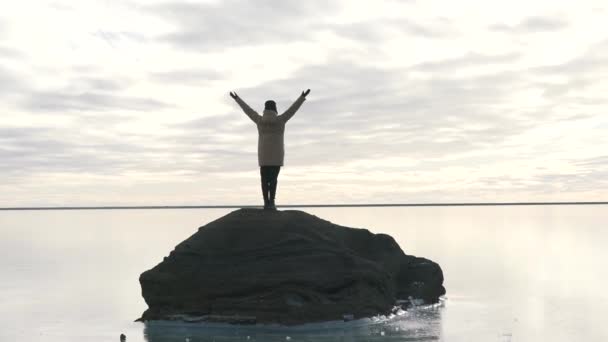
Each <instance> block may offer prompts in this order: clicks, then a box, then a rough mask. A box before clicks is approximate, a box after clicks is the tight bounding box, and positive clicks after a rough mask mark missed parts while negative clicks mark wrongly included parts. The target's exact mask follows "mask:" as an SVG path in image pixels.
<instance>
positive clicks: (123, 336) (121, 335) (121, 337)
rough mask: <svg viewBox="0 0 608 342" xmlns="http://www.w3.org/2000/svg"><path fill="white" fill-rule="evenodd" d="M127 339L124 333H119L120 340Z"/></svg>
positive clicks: (123, 341) (121, 341)
mask: <svg viewBox="0 0 608 342" xmlns="http://www.w3.org/2000/svg"><path fill="white" fill-rule="evenodd" d="M126 340H127V336H125V334H120V342H125V341H126Z"/></svg>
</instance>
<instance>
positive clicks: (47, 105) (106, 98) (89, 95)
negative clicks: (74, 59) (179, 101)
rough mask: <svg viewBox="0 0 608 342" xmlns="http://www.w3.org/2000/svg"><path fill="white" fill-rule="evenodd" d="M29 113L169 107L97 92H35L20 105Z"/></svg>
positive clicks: (155, 102) (154, 102)
mask: <svg viewBox="0 0 608 342" xmlns="http://www.w3.org/2000/svg"><path fill="white" fill-rule="evenodd" d="M22 104H23V106H24V107H26V108H27V109H28V110H31V111H44V112H48V111H50V112H54V111H72V110H78V111H81V110H85V111H86V110H91V111H100V110H101V111H106V110H159V109H162V108H166V107H168V106H169V105H168V104H166V103H164V102H161V101H158V100H155V99H151V98H143V97H132V96H121V95H113V94H106V93H99V92H81V93H78V92H75V93H64V92H59V91H37V92H33V93H31V94H29V96H28V98H27V99H26V100H25V101H24V102H23V103H22Z"/></svg>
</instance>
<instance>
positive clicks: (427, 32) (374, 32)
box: [326, 18, 453, 43]
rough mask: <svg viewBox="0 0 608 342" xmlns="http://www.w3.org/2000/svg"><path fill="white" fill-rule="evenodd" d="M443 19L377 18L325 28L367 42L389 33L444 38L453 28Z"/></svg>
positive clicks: (382, 37)
mask: <svg viewBox="0 0 608 342" xmlns="http://www.w3.org/2000/svg"><path fill="white" fill-rule="evenodd" d="M447 24H448V23H446V22H444V21H437V22H431V23H428V22H427V23H425V24H419V23H417V22H415V21H413V20H411V19H409V18H393V19H379V20H373V21H365V22H356V23H348V24H331V23H330V24H327V26H326V27H327V29H328V30H331V31H333V32H335V33H336V34H338V35H340V36H342V37H345V38H349V39H353V40H357V41H364V42H367V43H370V42H375V41H382V40H384V39H385V38H386V35H387V32H388V33H389V34H395V33H399V34H408V35H412V36H419V37H425V38H445V37H448V36H450V35H452V32H453V29H452V28H451V27H449V25H447Z"/></svg>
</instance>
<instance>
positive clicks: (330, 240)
mask: <svg viewBox="0 0 608 342" xmlns="http://www.w3.org/2000/svg"><path fill="white" fill-rule="evenodd" d="M139 281H140V284H141V288H142V295H143V297H144V299H145V301H146V303H147V304H148V307H149V308H148V309H147V310H146V311H145V312H144V313H143V315H142V317H141V318H140V319H139V320H142V321H148V320H182V321H186V322H205V321H207V322H227V323H241V324H256V323H258V324H260V323H261V324H267V323H268V324H270V323H276V324H284V325H293V324H302V323H310V322H319V321H330V320H342V319H347V318H348V319H358V318H363V317H370V316H374V315H378V314H386V313H388V312H390V311H391V310H392V309H393V308H394V307H395V305H396V303H398V301H399V300H403V299H411V298H415V299H420V300H422V301H424V302H425V303H435V302H437V301H438V300H439V297H440V296H441V295H443V294H445V289H444V287H443V273H442V271H441V268H440V267H439V265H438V264H437V263H435V262H433V261H430V260H428V259H424V258H419V257H415V256H410V255H406V254H405V253H404V252H403V251H402V250H401V248H400V247H399V245H398V244H397V243H396V242H395V240H394V239H393V238H392V237H391V236H389V235H386V234H373V233H371V232H370V231H368V230H367V229H357V228H349V227H343V226H339V225H336V224H333V223H331V222H328V221H325V220H323V219H320V218H318V217H316V216H313V215H310V214H307V213H305V212H302V211H296V210H286V211H272V210H261V209H240V210H236V211H233V212H232V213H230V214H228V215H226V216H224V217H221V218H219V219H217V220H215V221H213V222H211V223H209V224H207V225H205V226H203V227H200V228H199V229H198V231H197V232H196V233H194V234H193V235H192V236H190V237H189V238H188V239H186V240H185V241H183V242H181V243H180V244H179V245H177V246H176V247H175V249H174V250H173V251H172V252H171V253H170V254H169V256H167V257H165V258H164V260H163V261H162V262H161V263H160V264H158V265H156V266H155V267H154V268H152V269H150V270H148V271H145V272H144V273H142V274H141V276H140V278H139Z"/></svg>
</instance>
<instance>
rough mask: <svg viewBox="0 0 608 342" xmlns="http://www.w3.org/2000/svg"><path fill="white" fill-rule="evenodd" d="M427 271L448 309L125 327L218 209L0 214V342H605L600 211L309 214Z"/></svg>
mask: <svg viewBox="0 0 608 342" xmlns="http://www.w3.org/2000/svg"><path fill="white" fill-rule="evenodd" d="M306 211H308V212H310V213H313V214H315V215H317V216H320V217H322V218H324V219H328V220H330V221H332V222H335V223H338V224H342V225H346V226H351V227H365V228H369V229H370V230H372V231H373V232H383V233H387V234H390V235H392V236H393V237H394V238H395V239H396V240H397V242H398V243H399V244H400V245H401V247H402V248H403V249H404V251H405V252H406V253H408V254H413V255H418V256H424V257H428V258H430V259H432V260H434V261H436V262H438V263H439V264H440V265H441V266H442V268H443V271H444V274H445V278H446V281H445V286H446V289H447V291H448V292H447V295H446V297H447V300H446V301H445V303H444V304H443V305H440V306H435V307H420V308H416V309H414V310H409V311H408V312H407V313H405V314H403V315H399V316H397V317H393V318H391V319H388V320H379V321H372V320H359V321H352V322H332V323H325V324H313V325H305V326H299V327H276V326H265V327H233V326H226V325H205V326H199V325H192V324H171V323H154V324H143V323H136V322H133V320H134V319H136V318H137V317H139V315H141V313H142V312H143V311H144V310H145V308H146V305H145V303H144V301H143V299H142V297H141V293H140V287H139V283H138V277H139V274H140V273H141V272H142V271H144V270H146V269H149V268H150V267H152V266H154V265H156V264H157V263H158V262H160V261H161V260H162V258H163V257H164V256H165V255H167V254H168V252H169V251H170V250H171V249H172V248H173V247H174V246H175V245H176V244H177V243H178V242H180V241H182V240H183V239H185V238H186V237H188V236H190V235H191V234H192V233H194V231H195V230H196V229H197V228H198V227H199V226H201V225H203V224H205V223H207V222H209V221H211V220H213V219H215V218H218V217H221V216H223V215H224V214H226V213H227V212H228V210H219V209H207V210H205V209H200V210H107V211H93V210H92V211H30V212H28V211H22V212H9V211H5V212H0V271H1V278H0V341H87V342H95V341H118V340H119V335H120V333H124V334H125V335H127V341H129V342H130V341H151V342H154V341H156V342H160V341H182V342H183V341H187V342H194V341H500V342H506V341H598V342H599V341H608V325H607V324H605V316H606V314H605V310H606V309H605V308H606V304H608V295H607V294H606V293H605V291H604V286H605V284H606V283H607V282H608V272H606V265H608V249H607V248H606V244H608V207H606V206H534V207H419V208H411V207H410V208H354V209H349V208H331V209H330V208H318V209H306Z"/></svg>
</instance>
